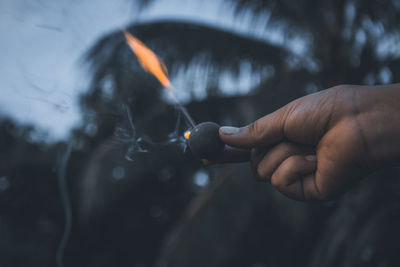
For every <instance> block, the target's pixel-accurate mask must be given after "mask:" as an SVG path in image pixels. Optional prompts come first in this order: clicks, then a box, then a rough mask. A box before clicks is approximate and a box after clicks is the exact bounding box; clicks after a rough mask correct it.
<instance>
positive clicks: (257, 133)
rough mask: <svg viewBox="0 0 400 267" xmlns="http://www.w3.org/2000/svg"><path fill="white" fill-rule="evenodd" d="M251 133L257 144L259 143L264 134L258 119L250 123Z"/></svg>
mask: <svg viewBox="0 0 400 267" xmlns="http://www.w3.org/2000/svg"><path fill="white" fill-rule="evenodd" d="M249 134H250V136H251V137H252V139H253V140H254V142H255V145H259V143H260V140H261V135H262V129H261V126H260V123H259V122H258V121H255V122H253V123H252V124H250V125H249Z"/></svg>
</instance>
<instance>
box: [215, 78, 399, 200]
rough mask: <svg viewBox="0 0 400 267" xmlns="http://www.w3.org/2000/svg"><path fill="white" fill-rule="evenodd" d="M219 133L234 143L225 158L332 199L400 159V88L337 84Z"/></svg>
mask: <svg viewBox="0 0 400 267" xmlns="http://www.w3.org/2000/svg"><path fill="white" fill-rule="evenodd" d="M219 134H220V137H221V139H222V141H223V142H225V143H226V144H228V145H229V146H230V147H228V148H227V149H226V151H224V153H223V154H222V156H221V157H220V158H219V159H218V162H238V161H250V162H251V165H252V167H253V170H254V174H255V176H256V177H257V178H258V179H259V180H262V181H267V182H270V183H271V184H272V185H273V186H274V187H276V188H277V189H278V190H279V191H280V192H281V193H283V194H285V195H286V196H288V197H290V198H293V199H296V200H312V199H317V200H327V199H331V198H332V197H334V196H336V195H338V194H340V193H342V192H344V191H346V190H347V189H348V188H349V187H350V186H351V185H352V184H354V183H355V182H356V181H358V180H360V179H361V178H362V177H364V176H365V175H367V174H368V173H370V172H372V171H373V170H375V169H376V168H378V167H381V166H383V165H385V164H390V163H392V162H394V161H396V160H398V159H400V157H399V155H400V140H399V137H400V86H399V85H392V86H379V87H378V86H375V87H367V86H337V87H333V88H330V89H327V90H324V91H321V92H318V93H315V94H312V95H308V96H305V97H302V98H299V99H297V100H295V101H293V102H291V103H289V104H287V105H286V106H284V107H282V108H281V109H279V110H277V111H275V112H274V113H271V114H269V115H266V116H265V117H263V118H261V119H259V120H257V121H255V122H254V123H252V124H250V125H248V126H246V127H242V128H234V127H221V128H220V131H219Z"/></svg>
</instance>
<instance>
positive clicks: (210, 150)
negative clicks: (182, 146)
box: [188, 122, 225, 159]
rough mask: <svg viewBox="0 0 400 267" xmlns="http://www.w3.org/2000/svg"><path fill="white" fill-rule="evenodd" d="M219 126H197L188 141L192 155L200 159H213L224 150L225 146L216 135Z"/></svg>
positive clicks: (211, 123)
mask: <svg viewBox="0 0 400 267" xmlns="http://www.w3.org/2000/svg"><path fill="white" fill-rule="evenodd" d="M218 130H219V125H218V124H216V123H214V122H203V123H200V124H197V125H196V126H195V127H194V128H193V129H192V130H191V133H190V137H189V140H188V143H189V147H190V150H191V151H192V153H193V154H194V155H195V156H196V157H198V158H201V159H214V158H216V157H217V156H218V155H219V154H220V153H221V151H222V150H223V149H224V146H225V144H224V143H223V142H222V141H221V139H220V138H219V134H218Z"/></svg>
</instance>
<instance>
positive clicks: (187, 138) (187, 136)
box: [183, 131, 192, 140]
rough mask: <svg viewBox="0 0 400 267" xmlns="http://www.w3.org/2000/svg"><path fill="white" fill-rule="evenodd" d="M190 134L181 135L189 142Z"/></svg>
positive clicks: (189, 132) (187, 132)
mask: <svg viewBox="0 0 400 267" xmlns="http://www.w3.org/2000/svg"><path fill="white" fill-rule="evenodd" d="M191 133H192V132H191V131H186V132H185V134H184V135H183V136H184V137H185V139H186V140H189V137H190V134H191Z"/></svg>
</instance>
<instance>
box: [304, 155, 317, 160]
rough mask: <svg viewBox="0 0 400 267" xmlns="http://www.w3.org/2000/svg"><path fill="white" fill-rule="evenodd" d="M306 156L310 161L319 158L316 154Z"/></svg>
mask: <svg viewBox="0 0 400 267" xmlns="http://www.w3.org/2000/svg"><path fill="white" fill-rule="evenodd" d="M305 158H306V160H308V161H316V160H317V156H315V155H307V156H306V157H305Z"/></svg>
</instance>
